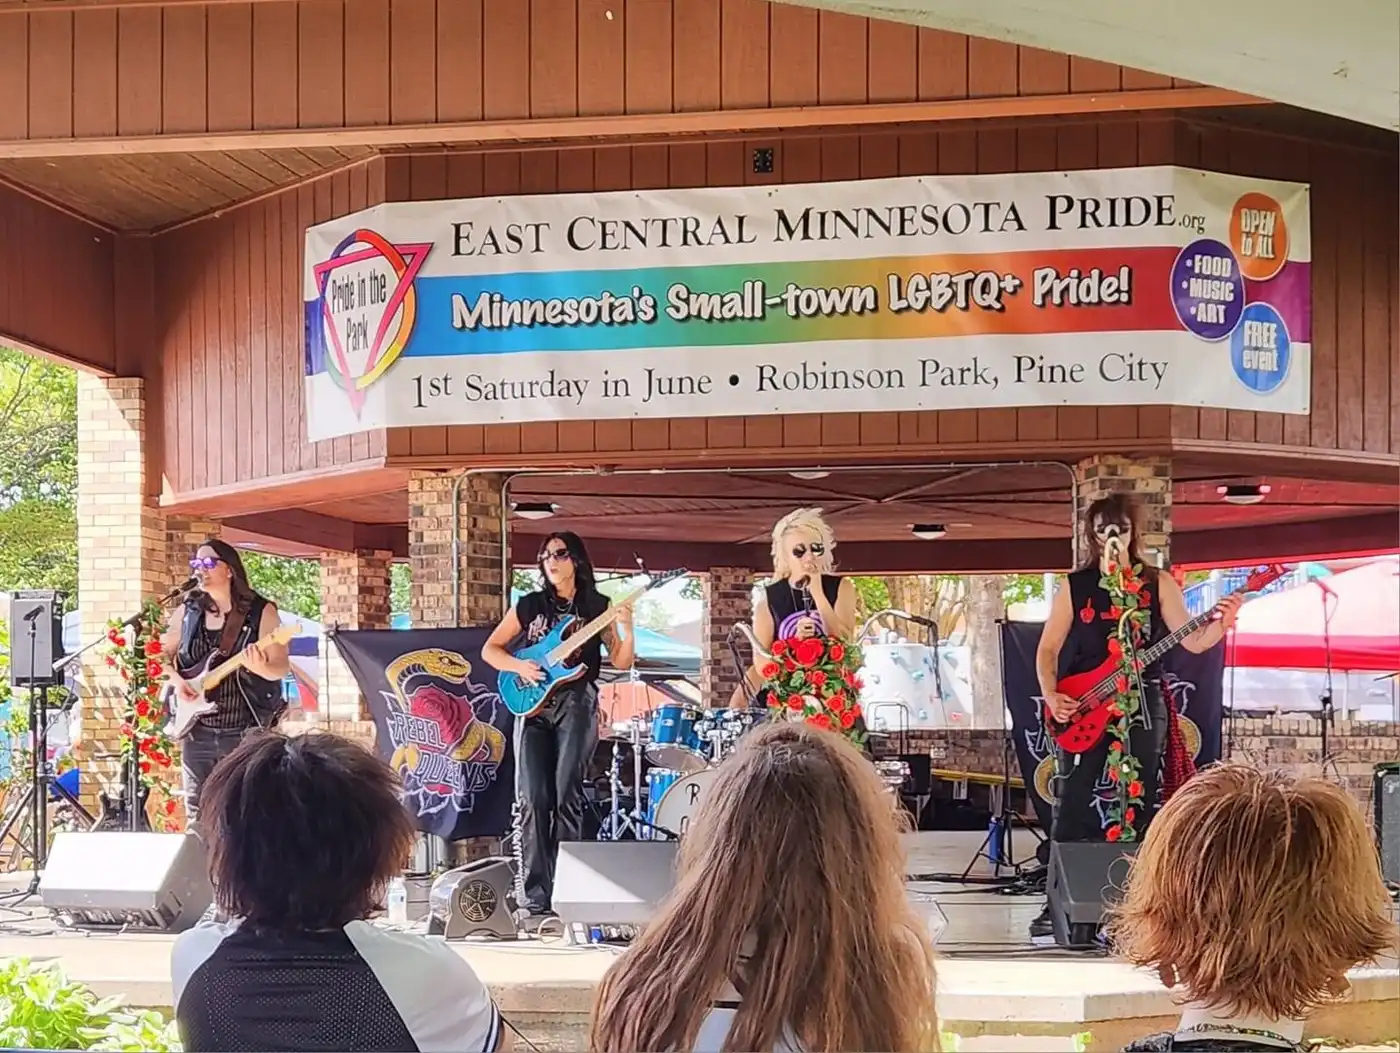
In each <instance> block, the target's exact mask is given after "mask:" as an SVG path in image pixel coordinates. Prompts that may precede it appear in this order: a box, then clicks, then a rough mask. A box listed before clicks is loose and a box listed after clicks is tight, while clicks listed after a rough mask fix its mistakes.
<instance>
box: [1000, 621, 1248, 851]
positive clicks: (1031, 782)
mask: <svg viewBox="0 0 1400 1053" xmlns="http://www.w3.org/2000/svg"><path fill="white" fill-rule="evenodd" d="M1043 628H1044V623H1042V622H1012V621H1006V622H1002V623H1001V675H1002V688H1003V690H1004V692H1005V697H1006V707H1007V709H1008V710H1010V711H1011V734H1012V739H1013V741H1014V743H1015V745H1016V756H1017V759H1018V760H1019V761H1020V764H1021V775H1022V777H1023V778H1024V779H1025V781H1026V792H1027V796H1028V797H1029V798H1030V802H1031V805H1032V806H1033V807H1034V808H1035V813H1036V818H1037V819H1038V820H1039V821H1040V824H1041V826H1042V828H1044V829H1046V830H1049V829H1050V809H1051V808H1052V806H1053V804H1054V794H1055V788H1054V783H1053V781H1052V780H1051V775H1052V774H1053V772H1054V767H1055V761H1054V757H1053V756H1052V755H1051V752H1050V741H1049V739H1048V738H1047V736H1046V734H1045V729H1044V726H1043V724H1042V723H1041V719H1040V684H1039V682H1038V680H1037V679H1036V675H1035V649H1036V645H1037V644H1039V643H1040V633H1041V630H1042V629H1043ZM1224 681H1225V648H1224V646H1223V645H1216V646H1215V647H1212V648H1211V649H1210V650H1209V651H1207V652H1205V653H1204V654H1192V653H1191V652H1190V651H1188V650H1186V648H1184V647H1178V648H1176V649H1175V650H1172V651H1168V652H1167V654H1166V656H1165V657H1164V658H1163V659H1162V684H1163V686H1164V687H1165V688H1166V690H1167V694H1168V695H1169V696H1170V698H1169V701H1170V703H1171V705H1173V706H1175V707H1176V711H1177V713H1178V714H1179V715H1180V718H1181V730H1182V734H1183V737H1184V738H1185V739H1186V748H1187V749H1189V750H1191V754H1192V757H1193V758H1194V759H1195V763H1196V767H1197V768H1203V767H1205V766H1206V765H1207V764H1214V763H1215V762H1216V761H1218V760H1219V759H1220V724H1221V714H1222V711H1223V706H1222V686H1223V684H1224ZM1160 785H1161V782H1160V780H1159V782H1158V786H1160ZM1101 790H1102V793H1101V795H1100V796H1101V799H1102V800H1103V801H1104V802H1105V803H1106V802H1107V801H1108V800H1109V799H1110V798H1111V797H1112V795H1113V794H1115V793H1116V792H1117V788H1116V786H1115V785H1114V784H1112V783H1110V782H1108V781H1107V780H1104V785H1103V786H1102V787H1101ZM1102 818H1103V819H1104V825H1105V826H1107V825H1108V819H1107V817H1106V815H1103V816H1102Z"/></svg>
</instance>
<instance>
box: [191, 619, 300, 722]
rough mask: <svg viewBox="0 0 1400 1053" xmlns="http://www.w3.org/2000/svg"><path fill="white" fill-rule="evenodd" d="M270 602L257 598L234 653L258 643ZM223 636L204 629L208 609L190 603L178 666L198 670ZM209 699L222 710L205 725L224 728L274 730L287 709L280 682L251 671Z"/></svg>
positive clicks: (242, 671) (243, 671)
mask: <svg viewBox="0 0 1400 1053" xmlns="http://www.w3.org/2000/svg"><path fill="white" fill-rule="evenodd" d="M267 603H268V601H267V600H265V599H264V598H263V597H261V596H257V597H255V598H254V600H253V605H252V607H250V608H249V610H248V616H247V617H246V618H244V619H243V627H242V628H241V629H239V630H238V635H237V637H235V638H234V642H233V654H237V653H238V652H240V651H242V650H243V649H244V648H245V647H247V646H248V645H249V644H251V643H253V642H254V641H255V640H257V638H258V629H259V627H260V626H261V625H262V616H263V611H265V610H266V609H267ZM222 635H223V629H222V628H220V629H216V630H210V629H206V628H205V627H204V609H203V608H202V607H201V606H200V605H199V604H198V603H195V602H188V603H186V604H185V616H184V621H183V623H182V624H181V629H180V650H179V652H178V653H177V654H176V665H177V667H178V668H179V669H180V670H183V671H193V670H194V669H197V668H198V667H199V666H200V665H201V664H202V663H203V662H204V660H205V659H206V658H208V657H209V655H210V653H211V652H212V651H214V650H215V649H216V648H217V647H218V645H219V640H220V637H222ZM209 700H210V701H211V702H214V703H216V704H217V705H218V707H219V708H218V711H217V712H214V713H210V714H209V715H208V716H206V717H203V718H202V720H201V722H202V723H204V724H206V725H207V726H209V727H211V728H221V729H233V730H238V729H243V728H255V727H264V728H267V727H271V726H272V725H273V724H275V723H277V718H278V717H279V716H281V713H282V710H283V709H284V708H285V707H286V700H285V699H284V698H283V697H282V682H281V681H280V680H268V679H266V678H264V677H261V676H258V675H257V674H255V673H252V672H250V671H249V670H247V669H240V670H238V672H236V673H235V674H234V675H233V676H231V677H229V678H227V679H226V680H224V681H223V682H222V683H221V684H219V685H218V686H217V687H215V688H214V690H213V691H211V692H210V693H209Z"/></svg>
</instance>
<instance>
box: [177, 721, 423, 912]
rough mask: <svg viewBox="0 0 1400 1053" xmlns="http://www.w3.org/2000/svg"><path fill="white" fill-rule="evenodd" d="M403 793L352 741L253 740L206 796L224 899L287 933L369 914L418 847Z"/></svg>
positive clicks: (205, 818) (228, 906)
mask: <svg viewBox="0 0 1400 1053" xmlns="http://www.w3.org/2000/svg"><path fill="white" fill-rule="evenodd" d="M398 790H399V786H398V780H397V779H395V778H394V775H393V773H392V772H391V771H390V770H389V768H388V766H387V765H385V764H384V763H383V762H382V761H381V760H379V758H377V757H375V756H374V755H373V754H371V753H370V752H368V751H367V750H365V749H363V748H362V747H360V746H358V745H356V744H355V743H353V742H350V741H348V740H347V739H343V738H339V737H338V736H335V735H326V734H318V733H312V734H306V735H299V736H296V737H295V738H292V737H288V736H285V735H281V734H278V733H275V732H267V733H259V734H254V735H250V736H249V737H248V738H246V739H244V740H243V742H241V743H240V744H239V745H238V747H237V748H236V749H235V750H234V751H233V752H232V753H230V754H229V755H228V756H227V757H225V758H224V759H223V760H222V761H220V762H219V765H218V767H216V768H215V769H214V772H213V774H212V775H210V776H209V780H208V782H207V783H206V784H205V787H204V791H203V794H202V795H201V801H200V809H199V819H200V825H201V827H203V829H204V832H205V835H206V837H207V842H208V845H209V852H210V862H209V870H210V876H211V877H212V878H213V882H214V894H215V898H216V900H217V902H218V904H219V906H220V907H221V908H222V909H223V910H224V911H225V912H226V913H228V914H229V915H230V916H232V917H241V918H244V919H246V921H245V924H248V925H251V926H256V927H260V928H267V929H277V930H283V931H298V930H299V931H306V930H326V929H337V928H340V927H341V926H343V925H345V924H346V923H347V922H350V921H355V920H356V919H360V918H364V917H367V916H368V915H369V914H370V913H371V912H372V911H374V910H375V909H376V908H377V907H378V906H379V905H380V903H381V901H382V897H383V895H384V891H385V889H386V888H387V886H388V883H389V881H390V879H391V878H392V877H393V876H394V875H395V874H397V873H398V872H399V871H400V870H401V868H402V867H403V865H404V864H405V863H406V862H407V860H408V856H409V853H410V851H411V850H412V847H413V839H414V829H413V824H412V822H411V821H410V819H409V817H408V813H407V812H406V811H405V810H404V807H403V805H402V804H401V803H400V801H399V793H398Z"/></svg>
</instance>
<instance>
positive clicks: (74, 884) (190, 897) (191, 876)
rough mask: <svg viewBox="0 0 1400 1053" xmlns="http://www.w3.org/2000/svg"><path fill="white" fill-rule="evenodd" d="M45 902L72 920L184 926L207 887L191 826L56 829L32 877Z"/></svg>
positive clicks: (209, 893)
mask: <svg viewBox="0 0 1400 1053" xmlns="http://www.w3.org/2000/svg"><path fill="white" fill-rule="evenodd" d="M39 895H40V897H41V898H42V899H43V901H44V906H45V907H47V908H49V909H50V910H52V911H54V912H55V913H56V914H57V915H58V916H59V917H60V919H62V920H64V921H66V922H68V923H70V924H72V925H74V926H76V927H78V928H117V927H122V926H126V927H131V928H140V929H157V930H162V931H165V932H183V931H184V930H185V929H188V928H190V927H191V926H192V925H194V924H195V922H197V921H199V919H200V918H201V917H202V916H203V914H204V912H205V911H206V910H208V909H209V905H210V903H212V902H213V900H214V890H213V888H212V886H211V885H210V884H209V870H208V864H207V861H206V856H205V851H204V845H203V844H202V843H201V842H200V840H199V838H198V837H196V836H195V835H193V834H155V833H126V832H118V831H113V832H108V833H69V832H65V833H61V834H59V835H58V836H57V837H55V838H54V842H53V849H52V850H51V851H50V852H49V859H48V865H47V866H46V867H45V869H44V873H43V876H42V877H41V878H40V880H39Z"/></svg>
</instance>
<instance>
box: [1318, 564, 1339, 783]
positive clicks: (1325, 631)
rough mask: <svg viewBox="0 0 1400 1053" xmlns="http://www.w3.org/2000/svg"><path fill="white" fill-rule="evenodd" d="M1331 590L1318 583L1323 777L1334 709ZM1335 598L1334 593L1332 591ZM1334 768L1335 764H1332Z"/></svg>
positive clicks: (1328, 752)
mask: <svg viewBox="0 0 1400 1053" xmlns="http://www.w3.org/2000/svg"><path fill="white" fill-rule="evenodd" d="M1329 592H1331V590H1330V589H1329V588H1327V587H1326V586H1323V585H1321V584H1319V585H1318V595H1319V596H1320V597H1321V599H1322V654H1323V659H1322V661H1323V678H1324V679H1323V685H1322V695H1321V697H1320V698H1319V699H1318V701H1319V702H1320V703H1321V713H1320V718H1321V719H1320V720H1319V723H1320V724H1321V725H1322V763H1321V771H1322V775H1323V777H1324V778H1326V776H1327V763H1328V761H1329V760H1331V755H1330V751H1329V749H1328V741H1327V731H1328V727H1329V726H1330V725H1331V723H1332V717H1333V714H1334V713H1335V710H1334V709H1333V708H1332V613H1333V611H1334V610H1335V609H1336V607H1335V604H1334V605H1332V606H1328V603H1327V596H1328V593H1329ZM1332 595H1333V597H1334V598H1335V596H1336V594H1335V593H1332ZM1333 767H1334V768H1335V767H1336V765H1335V764H1334V765H1333Z"/></svg>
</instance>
